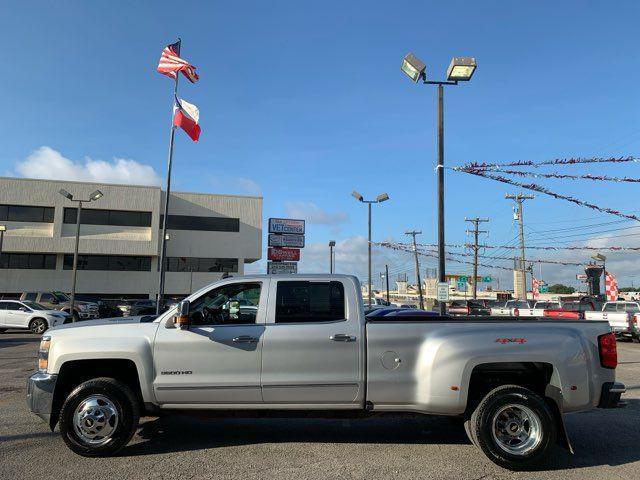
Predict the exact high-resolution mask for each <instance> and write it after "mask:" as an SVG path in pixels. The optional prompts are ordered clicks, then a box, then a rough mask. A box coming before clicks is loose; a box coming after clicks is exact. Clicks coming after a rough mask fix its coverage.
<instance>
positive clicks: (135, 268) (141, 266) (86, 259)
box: [63, 255, 151, 272]
mask: <svg viewBox="0 0 640 480" xmlns="http://www.w3.org/2000/svg"><path fill="white" fill-rule="evenodd" d="M63 268H64V269H65V270H72V269H73V255H65V256H64V266H63ZM78 270H108V271H122V272H150V271H151V257H134V256H125V255H78Z"/></svg>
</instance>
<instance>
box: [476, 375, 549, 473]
mask: <svg viewBox="0 0 640 480" xmlns="http://www.w3.org/2000/svg"><path fill="white" fill-rule="evenodd" d="M470 427H471V429H472V433H473V435H474V437H475V440H476V441H477V445H478V447H480V449H481V450H482V451H483V452H484V453H485V455H487V457H489V459H490V460H491V461H493V462H494V463H496V464H498V465H500V466H502V467H505V468H508V469H510V470H521V469H526V468H530V467H532V466H534V465H536V464H538V463H540V462H542V461H543V460H544V459H546V458H547V457H548V455H549V453H550V451H551V449H552V448H553V446H554V444H555V441H556V435H557V429H556V423H555V421H554V417H553V412H552V411H551V409H550V408H549V406H548V405H547V404H546V403H545V401H544V400H543V399H542V398H541V397H540V396H538V395H536V394H535V393H533V392H532V391H531V390H529V389H527V388H523V387H519V386H517V385H504V386H501V387H498V388H495V389H494V390H492V391H491V392H489V393H488V394H487V396H486V397H484V399H483V400H482V401H481V402H480V404H479V405H478V407H477V408H476V410H475V411H474V412H473V414H472V415H471V425H470Z"/></svg>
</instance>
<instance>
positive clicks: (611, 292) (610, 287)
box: [604, 272, 618, 302]
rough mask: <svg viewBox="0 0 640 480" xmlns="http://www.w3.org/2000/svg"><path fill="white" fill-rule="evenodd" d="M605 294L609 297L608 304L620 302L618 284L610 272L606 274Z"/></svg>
mask: <svg viewBox="0 0 640 480" xmlns="http://www.w3.org/2000/svg"><path fill="white" fill-rule="evenodd" d="M604 294H605V295H606V296H607V301H608V302H615V301H616V300H618V282H617V280H616V277H614V276H613V275H612V274H611V273H609V272H604Z"/></svg>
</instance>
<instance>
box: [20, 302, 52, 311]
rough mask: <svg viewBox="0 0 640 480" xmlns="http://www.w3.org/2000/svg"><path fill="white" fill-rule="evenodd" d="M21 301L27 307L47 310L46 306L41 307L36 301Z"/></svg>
mask: <svg viewBox="0 0 640 480" xmlns="http://www.w3.org/2000/svg"><path fill="white" fill-rule="evenodd" d="M22 303H23V304H25V305H26V306H27V307H29V308H30V309H31V310H47V308H45V307H43V306H42V305H40V304H39V303H36V302H30V301H26V302H22Z"/></svg>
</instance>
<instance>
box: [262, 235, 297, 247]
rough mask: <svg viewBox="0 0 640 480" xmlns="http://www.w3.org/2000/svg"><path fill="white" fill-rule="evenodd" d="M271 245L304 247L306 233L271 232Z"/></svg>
mask: <svg viewBox="0 0 640 480" xmlns="http://www.w3.org/2000/svg"><path fill="white" fill-rule="evenodd" d="M269 246H270V247H292V248H304V235H292V234H289V233H283V234H277V233H270V234H269Z"/></svg>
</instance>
